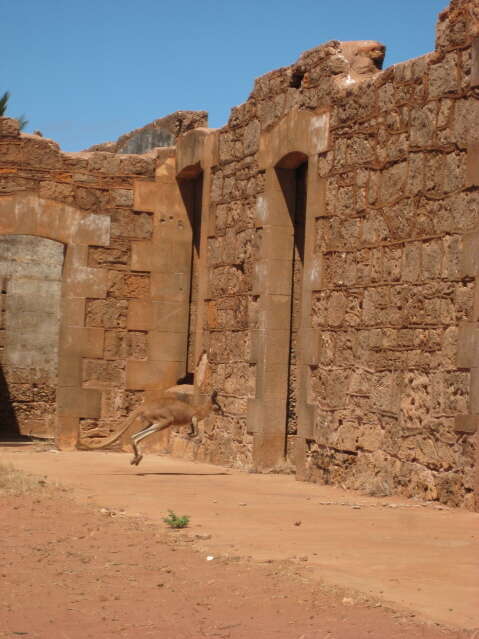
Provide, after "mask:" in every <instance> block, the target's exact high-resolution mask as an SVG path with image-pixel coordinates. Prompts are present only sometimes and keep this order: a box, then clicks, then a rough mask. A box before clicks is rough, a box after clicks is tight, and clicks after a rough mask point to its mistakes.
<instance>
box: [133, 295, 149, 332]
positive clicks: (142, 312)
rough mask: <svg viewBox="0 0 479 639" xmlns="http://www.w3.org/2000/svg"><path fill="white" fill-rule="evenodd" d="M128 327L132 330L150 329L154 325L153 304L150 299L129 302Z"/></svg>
mask: <svg viewBox="0 0 479 639" xmlns="http://www.w3.org/2000/svg"><path fill="white" fill-rule="evenodd" d="M127 327H128V330H130V331H148V330H150V329H152V328H154V326H153V305H152V303H151V301H149V300H131V301H130V303H129V304H128V319H127Z"/></svg>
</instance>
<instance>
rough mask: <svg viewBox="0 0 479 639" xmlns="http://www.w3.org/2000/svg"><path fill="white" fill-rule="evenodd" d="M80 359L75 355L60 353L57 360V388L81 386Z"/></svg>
mask: <svg viewBox="0 0 479 639" xmlns="http://www.w3.org/2000/svg"><path fill="white" fill-rule="evenodd" d="M81 371H82V363H81V357H80V356H79V355H77V354H76V353H73V354H69V353H63V352H61V351H60V356H59V358H58V384H59V386H66V387H68V386H72V387H73V386H78V387H80V386H81V382H82V374H81Z"/></svg>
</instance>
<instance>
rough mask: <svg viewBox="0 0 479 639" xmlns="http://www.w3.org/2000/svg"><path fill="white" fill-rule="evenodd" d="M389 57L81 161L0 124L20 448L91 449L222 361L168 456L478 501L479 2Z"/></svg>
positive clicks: (276, 75) (9, 397)
mask: <svg viewBox="0 0 479 639" xmlns="http://www.w3.org/2000/svg"><path fill="white" fill-rule="evenodd" d="M383 58H384V46H383V45H381V44H380V43H378V42H373V41H359V42H337V41H331V42H328V43H326V44H324V45H322V46H319V47H317V48H315V49H312V50H310V51H307V52H305V53H303V54H302V55H301V57H300V58H299V60H298V61H297V62H296V63H295V64H293V65H292V66H290V67H284V68H281V69H278V70H276V71H272V72H271V73H268V74H266V75H264V76H262V77H260V78H258V79H257V80H256V82H255V84H254V89H253V91H252V93H251V95H250V96H249V98H248V99H247V101H246V102H245V103H243V104H241V105H240V106H238V107H235V108H233V109H232V111H231V116H230V119H229V121H228V123H227V124H226V125H225V126H224V127H223V128H221V129H208V128H206V124H207V122H206V114H205V113H204V112H198V113H194V112H188V111H179V112H178V113H176V114H172V115H170V116H167V117H166V118H161V119H160V120H157V121H155V122H153V123H151V124H150V125H147V126H146V127H144V128H143V129H139V130H137V131H133V132H132V133H130V134H127V135H125V136H122V138H120V139H119V140H118V141H117V142H115V143H106V144H101V145H98V146H96V147H92V149H90V150H88V151H84V152H80V153H63V152H62V151H61V150H60V149H59V147H58V145H57V144H56V143H55V142H53V141H51V140H48V139H44V138H42V137H40V136H38V135H26V134H20V133H19V131H18V125H17V122H16V120H12V119H9V118H0V290H1V297H0V311H1V321H0V362H1V368H0V431H1V434H2V435H3V436H4V437H5V436H10V435H12V434H15V433H21V434H27V435H35V436H39V437H53V436H54V437H55V438H56V442H57V444H58V446H59V447H60V448H65V449H67V448H74V447H88V446H89V445H91V444H93V443H98V442H100V441H101V440H102V439H103V438H106V437H108V436H109V435H110V434H111V433H113V432H115V431H117V430H118V429H119V428H120V427H121V426H122V425H123V424H124V421H125V418H126V416H127V415H128V414H129V413H130V411H131V410H132V409H133V408H134V407H135V406H137V405H138V403H139V402H141V401H142V399H143V398H144V397H145V396H146V397H149V396H154V395H155V393H156V394H157V393H159V392H161V391H162V390H164V389H166V388H168V387H170V386H173V385H175V384H176V383H177V382H178V380H183V381H184V382H191V381H192V379H193V376H194V372H195V364H196V363H197V362H198V361H199V359H200V356H201V354H202V353H203V352H206V353H207V355H208V362H209V364H208V372H207V376H206V381H205V382H204V384H203V386H202V387H201V388H199V389H198V392H201V393H209V392H211V391H212V390H217V391H218V398H219V401H220V403H221V406H222V407H223V410H224V414H222V415H221V414H214V415H213V414H212V415H210V416H209V417H207V418H206V419H205V420H204V421H202V422H200V424H199V428H200V434H199V436H198V437H196V438H191V439H188V438H187V437H185V435H184V429H181V428H179V429H176V430H175V431H174V432H172V433H170V434H169V435H168V434H159V435H155V437H156V440H154V441H152V442H150V450H152V451H159V450H170V451H171V452H172V453H173V454H175V455H178V456H182V457H187V458H190V459H197V460H201V461H208V462H212V463H217V464H226V465H232V466H236V467H239V468H244V469H252V470H255V471H257V472H269V471H273V472H274V471H276V472H281V471H282V472H284V471H288V470H291V471H295V472H296V475H297V477H298V478H299V479H303V480H308V481H317V482H321V483H332V484H339V485H342V486H344V487H347V488H353V489H359V490H362V491H367V492H368V493H370V494H394V493H395V494H402V495H406V496H415V497H419V498H425V499H433V500H439V501H440V502H442V503H445V504H449V505H453V506H461V507H466V508H469V509H477V510H479V452H478V450H479V434H478V423H479V288H478V287H477V286H476V278H477V276H478V273H479V0H453V1H452V2H451V4H450V6H449V8H448V9H446V10H445V11H443V12H442V13H441V14H440V16H439V20H438V27H437V38H436V50H435V51H434V52H432V53H430V54H427V55H425V56H423V57H421V58H417V59H415V60H410V61H408V62H405V63H402V64H398V65H396V66H394V67H392V68H389V69H386V70H384V71H381V65H382V61H383ZM126 442H127V439H125V438H123V440H122V442H120V445H122V446H124V447H125V446H126Z"/></svg>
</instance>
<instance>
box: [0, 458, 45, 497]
mask: <svg viewBox="0 0 479 639" xmlns="http://www.w3.org/2000/svg"><path fill="white" fill-rule="evenodd" d="M46 484H47V482H46V481H45V479H43V478H42V477H35V476H34V475H29V474H28V473H25V472H23V471H21V470H18V468H15V466H14V465H13V464H5V463H3V462H0V492H3V493H9V494H13V495H23V494H26V493H32V492H37V491H39V490H42V489H43V488H44V487H45V486H46Z"/></svg>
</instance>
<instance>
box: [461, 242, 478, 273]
mask: <svg viewBox="0 0 479 639" xmlns="http://www.w3.org/2000/svg"><path fill="white" fill-rule="evenodd" d="M459 275H460V277H461V278H464V277H477V275H479V232H477V231H476V232H475V233H466V234H465V235H464V236H463V250H462V254H461V264H460V273H459Z"/></svg>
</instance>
